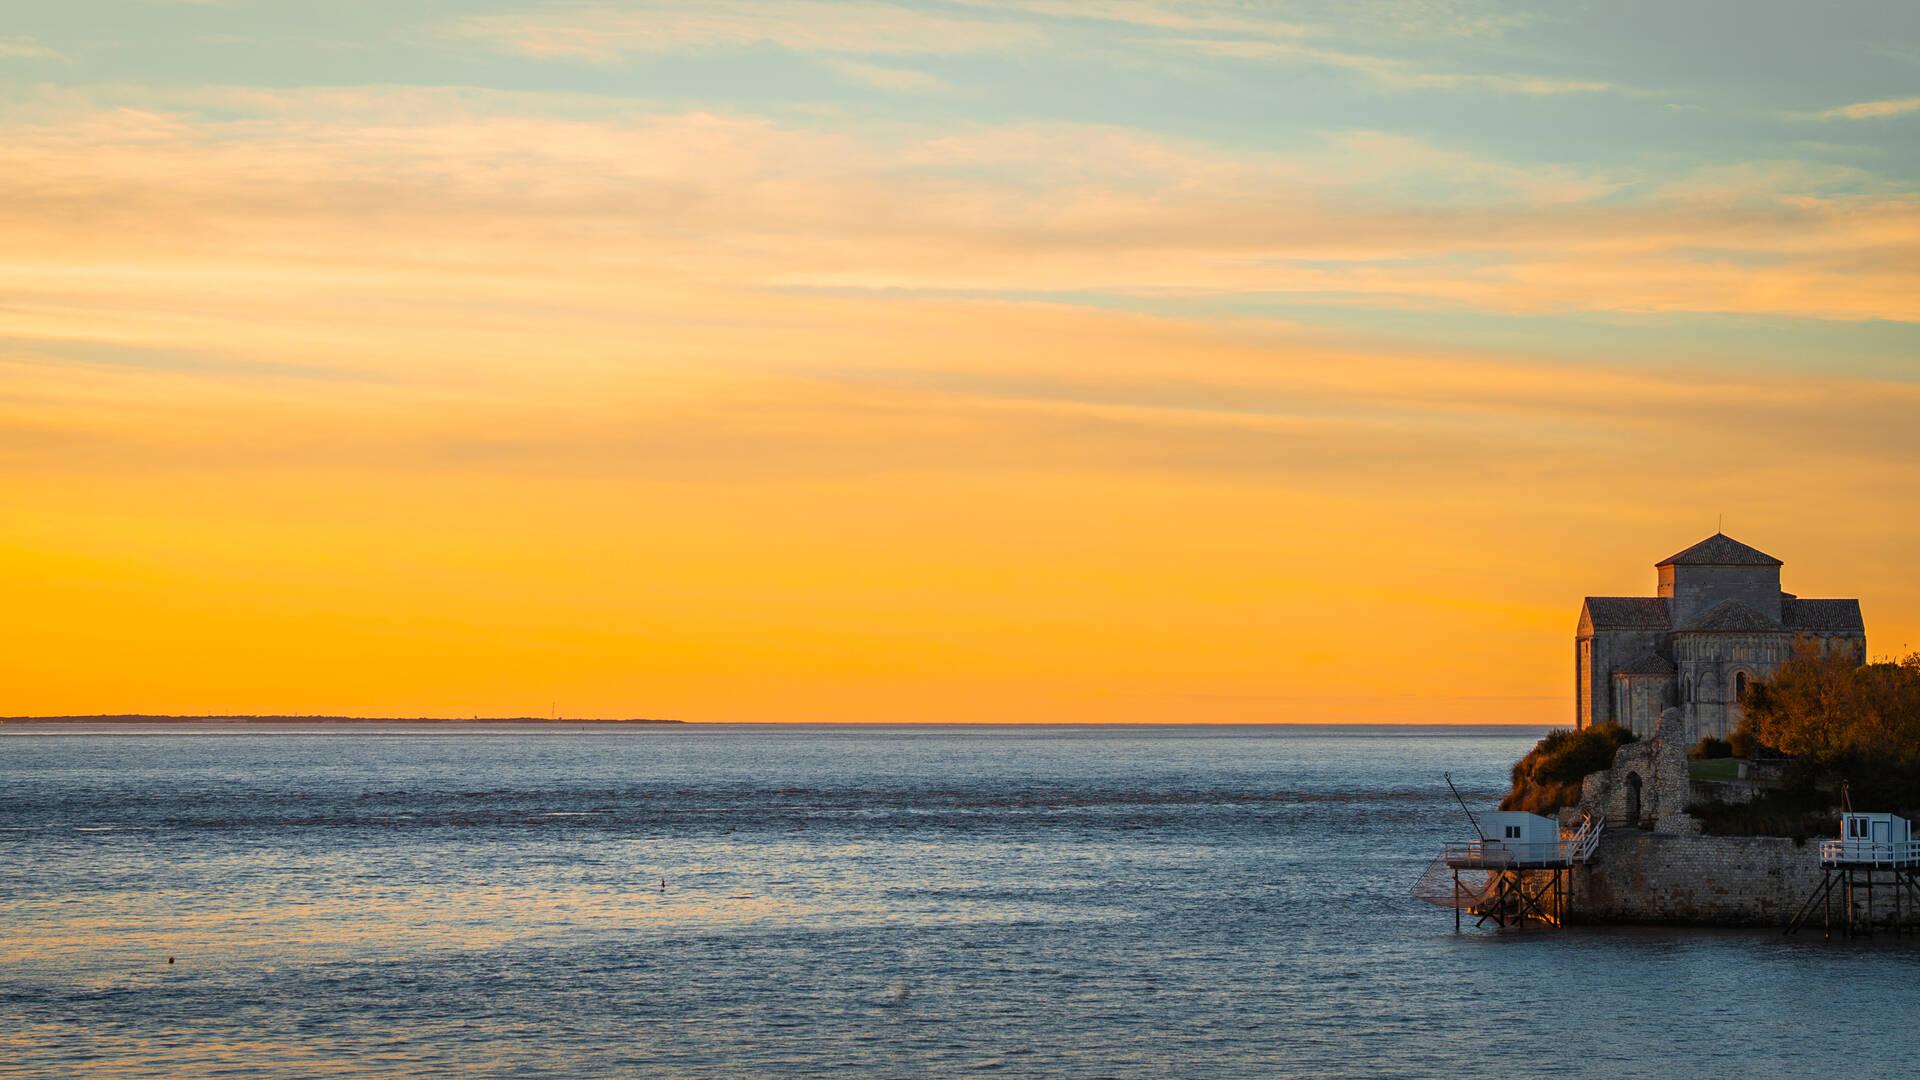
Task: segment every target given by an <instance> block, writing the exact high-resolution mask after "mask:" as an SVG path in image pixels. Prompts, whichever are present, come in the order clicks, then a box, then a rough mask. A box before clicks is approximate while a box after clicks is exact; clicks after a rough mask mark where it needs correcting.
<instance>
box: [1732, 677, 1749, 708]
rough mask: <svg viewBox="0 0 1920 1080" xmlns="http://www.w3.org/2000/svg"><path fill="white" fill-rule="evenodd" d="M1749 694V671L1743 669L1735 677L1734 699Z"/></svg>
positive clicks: (1737, 699)
mask: <svg viewBox="0 0 1920 1080" xmlns="http://www.w3.org/2000/svg"><path fill="white" fill-rule="evenodd" d="M1746 696H1747V673H1746V672H1744V671H1742V672H1740V673H1739V674H1738V675H1735V676H1734V677H1733V700H1735V701H1739V700H1740V699H1741V698H1743V697H1746Z"/></svg>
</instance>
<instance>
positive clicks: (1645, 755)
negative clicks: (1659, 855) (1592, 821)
mask: <svg viewBox="0 0 1920 1080" xmlns="http://www.w3.org/2000/svg"><path fill="white" fill-rule="evenodd" d="M1684 737H1685V727H1684V722H1683V721H1682V720H1681V718H1680V710H1679V709H1668V710H1667V711H1666V712H1665V713H1663V714H1662V715H1661V717H1660V720H1659V722H1657V723H1656V724H1655V725H1654V730H1653V734H1652V735H1649V736H1648V737H1646V738H1644V739H1641V740H1640V741H1638V742H1631V743H1628V744H1627V745H1625V746H1623V747H1621V748H1620V749H1619V750H1617V751H1615V752H1614V755H1613V767H1612V768H1611V769H1608V770H1606V771H1604V772H1597V773H1594V774H1592V775H1591V776H1588V777H1587V778H1586V779H1585V780H1584V781H1582V782H1581V785H1580V803H1579V807H1578V810H1579V812H1580V813H1582V814H1590V815H1592V816H1594V817H1597V818H1600V819H1602V820H1604V821H1605V822H1606V824H1607V828H1609V829H1638V828H1645V829H1654V830H1658V831H1660V832H1663V833H1676V834H1692V833H1693V832H1695V831H1696V830H1697V829H1698V825H1697V824H1695V822H1694V820H1693V818H1692V817H1690V816H1688V814H1687V804H1688V803H1690V802H1692V801H1693V790H1692V787H1691V786H1690V784H1689V783H1688V780H1687V748H1686V744H1685V743H1683V742H1681V741H1680V740H1681V739H1682V738H1684Z"/></svg>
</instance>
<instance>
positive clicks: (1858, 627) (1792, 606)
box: [1780, 598, 1867, 634]
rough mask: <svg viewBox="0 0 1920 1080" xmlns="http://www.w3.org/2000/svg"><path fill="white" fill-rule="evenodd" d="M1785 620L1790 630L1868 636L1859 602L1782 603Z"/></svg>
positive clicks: (1785, 600) (1786, 601) (1808, 601)
mask: <svg viewBox="0 0 1920 1080" xmlns="http://www.w3.org/2000/svg"><path fill="white" fill-rule="evenodd" d="M1780 616H1781V621H1783V622H1785V623H1786V624H1787V629H1789V630H1797V631H1804V632H1806V633H1816V634H1864V633H1866V632H1867V623H1866V620H1864V619H1862V618H1861V617H1860V601H1858V600H1800V599H1792V600H1789V599H1785V598H1782V599H1781V601H1780Z"/></svg>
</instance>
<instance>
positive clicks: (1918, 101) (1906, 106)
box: [1811, 97, 1920, 120]
mask: <svg viewBox="0 0 1920 1080" xmlns="http://www.w3.org/2000/svg"><path fill="white" fill-rule="evenodd" d="M1916 111H1920V97H1910V98H1897V99H1890V100H1886V101H1862V102H1858V103H1856V104H1853V105H1842V106H1840V107H1839V108H1837V109H1828V110H1827V111H1825V112H1817V113H1813V114H1811V115H1812V116H1813V118H1814V119H1816V120H1878V119H1881V118H1883V117H1888V116H1902V115H1904V114H1906V113H1910V112H1916Z"/></svg>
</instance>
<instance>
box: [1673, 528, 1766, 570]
mask: <svg viewBox="0 0 1920 1080" xmlns="http://www.w3.org/2000/svg"><path fill="white" fill-rule="evenodd" d="M1653 565H1654V566H1655V567H1661V566H1779V565H1781V563H1780V560H1779V559H1776V558H1774V557H1773V556H1771V555H1769V554H1767V553H1766V552H1764V551H1761V550H1760V549H1759V548H1750V547H1748V546H1747V545H1745V544H1743V543H1741V542H1740V541H1738V540H1735V539H1734V538H1733V537H1731V536H1728V535H1726V534H1725V533H1714V534H1713V535H1712V536H1709V537H1707V538H1706V539H1705V540H1702V541H1700V542H1699V543H1697V544H1695V545H1693V546H1692V547H1690V548H1688V549H1687V550H1685V551H1682V552H1680V553H1679V554H1677V555H1669V556H1667V557H1666V558H1664V559H1661V560H1660V561H1659V562H1657V563H1654V564H1653Z"/></svg>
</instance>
